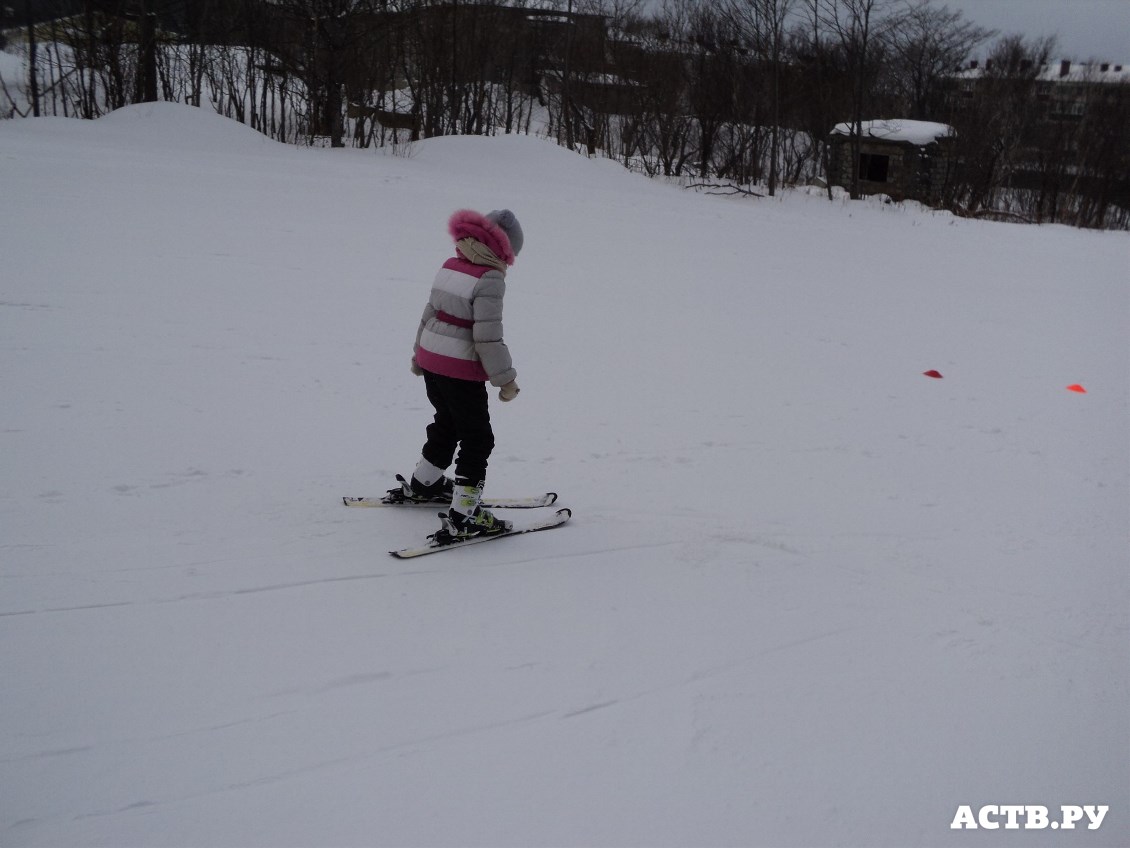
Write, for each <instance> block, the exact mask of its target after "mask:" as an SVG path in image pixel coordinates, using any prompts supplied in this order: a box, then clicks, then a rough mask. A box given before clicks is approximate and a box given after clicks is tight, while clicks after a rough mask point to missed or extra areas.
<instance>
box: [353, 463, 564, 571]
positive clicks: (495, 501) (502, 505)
mask: <svg viewBox="0 0 1130 848" xmlns="http://www.w3.org/2000/svg"><path fill="white" fill-rule="evenodd" d="M396 479H397V481H398V482H400V483H401V484H403V483H404V478H403V477H401V476H400V475H399V474H398V475H397V476H396ZM556 502H557V493H556V492H546V493H545V494H544V495H536V496H534V497H531V498H484V499H483V501H482V504H481V506H483V507H484V508H486V509H538V508H541V507H548V506H553V505H554V504H555V503H556ZM342 503H344V504H345V505H346V506H349V507H370V508H372V507H407V508H412V509H416V508H419V507H432V508H433V509H434V508H435V507H437V506H448V504H449V503H450V501H449V500H448V499H440V498H435V499H430V500H422V501H418V500H407V499H406V498H404V497H403V496H402V495H400V494H399V492H398V491H397V490H396V489H392V490H391V491H389V493H388V494H387V495H385V496H384V497H359V498H352V497H344V498H342ZM572 514H573V512H572V510H570V509H568V508H562V509H559V510H557V511H556V512H555V513H553V515H551V516H549V517H548V518H543V519H540V520H537V521H531V522H524V523H521V524H515V525H514V526H513V527H512V528H511V529H509V530H507V531H505V532H503V533H495V534H493V535H491V536H472V537H471V538H469V539H456V540H453V541H443V540H442V539H440V540H437V539H436V537H435V534H433V535H431V536H429V537H428V541H427V542H426V543H425V544H423V545H418V546H415V547H410V548H401V549H399V550H395V551H389V553H390V554H392V556H394V557H397V558H398V559H412V558H413V557H419V556H425V555H427V554H434V553H439V552H440V551H447V550H451V549H452V548H462V547H465V546H467V545H477V544H479V543H481V542H493V541H494V540H495V539H505V538H507V537H508V536H520V535H522V534H524V533H537V532H538V531H541V530H551V529H553V528H554V527H560V526H561V525H562V524H564V523H565V522H566V521H568V520H569V518H570V517H571V516H572Z"/></svg>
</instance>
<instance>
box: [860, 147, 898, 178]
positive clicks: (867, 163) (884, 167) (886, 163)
mask: <svg viewBox="0 0 1130 848" xmlns="http://www.w3.org/2000/svg"><path fill="white" fill-rule="evenodd" d="M890 167H891V157H890V156H881V155H879V154H878V153H860V154H859V178H860V179H861V180H866V181H867V182H869V183H885V182H886V181H887V172H888V171H889V170H890Z"/></svg>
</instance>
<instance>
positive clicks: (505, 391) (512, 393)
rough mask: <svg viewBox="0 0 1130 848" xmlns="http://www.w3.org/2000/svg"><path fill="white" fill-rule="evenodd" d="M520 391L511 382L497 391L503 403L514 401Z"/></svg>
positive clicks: (514, 383) (516, 385)
mask: <svg viewBox="0 0 1130 848" xmlns="http://www.w3.org/2000/svg"><path fill="white" fill-rule="evenodd" d="M520 391H522V390H521V389H519V388H518V384H517V383H516V382H514V381H513V380H511V381H510V382H509V383H507V384H506V385H505V386H503V387H502V388H501V389H499V390H498V397H499V399H500V400H501V401H503V402H504V403H508V402H509V401H512V400H514V398H516V397H518V392H520Z"/></svg>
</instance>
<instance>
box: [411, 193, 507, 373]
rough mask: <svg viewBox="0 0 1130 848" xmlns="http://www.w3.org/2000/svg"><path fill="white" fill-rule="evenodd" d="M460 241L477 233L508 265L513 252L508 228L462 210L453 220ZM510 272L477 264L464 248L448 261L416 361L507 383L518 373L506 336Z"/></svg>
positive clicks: (419, 336)
mask: <svg viewBox="0 0 1130 848" xmlns="http://www.w3.org/2000/svg"><path fill="white" fill-rule="evenodd" d="M448 232H450V233H451V236H452V238H453V239H455V241H456V242H458V241H460V240H461V239H464V238H473V239H476V240H477V241H479V242H481V243H482V244H484V245H486V246H487V247H488V248H490V249H491V251H492V252H493V253H494V254H495V256H497V257H498V258H499V259H501V260H502V261H503V262H504V263H506V265H513V264H514V251H513V250H512V249H511V247H510V240H509V239H508V238H507V236H506V233H505V232H503V230H502V229H501V228H500V227H499V226H498V225H497V224H495V223H494V222H493V221H490V220H488V219H487V218H486V217H485V216H484V215H481V214H479V213H478V212H473V211H470V210H461V211H459V212H456V213H455V214H454V215H452V216H451V220H450V221H448ZM505 294H506V273H505V272H504V271H500V270H499V269H497V268H494V267H492V266H490V265H477V264H475V263H474V262H471V261H470V260H469V259H467V258H466V257H465V256H464V255H463V254H462V253H460V252H458V251H457V252H456V255H455V256H453V257H452V258H451V259H448V260H447V261H446V262H444V263H443V267H442V268H440V270H439V272H438V273H437V274H436V277H435V280H434V281H433V283H432V291H431V296H430V297H429V298H428V303H427V305H426V306H425V307H424V314H423V315H422V316H421V317H420V326H419V328H418V329H417V331H416V346H415V357H416V364H417V365H419V366H420V367H421V368H423V369H424V370H425V371H431V372H432V373H433V374H442V375H443V376H446V377H455V378H456V379H460V380H478V381H486V380H489V381H490V382H491V384H492V385H495V386H504V385H506V384H507V383H509V382H510V381H512V380H514V379H515V378H516V377H517V376H518V372H517V371H515V370H514V363H513V361H512V360H511V358H510V350H509V348H507V347H506V343H505V342H504V341H503V339H502V299H503V297H504V296H505Z"/></svg>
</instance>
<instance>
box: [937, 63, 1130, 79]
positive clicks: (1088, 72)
mask: <svg viewBox="0 0 1130 848" xmlns="http://www.w3.org/2000/svg"><path fill="white" fill-rule="evenodd" d="M985 72H986V69H985V67H984V65H982V64H981V63H979V62H978V63H975V67H968V68H964V69H963V70H961V71H959V72H958V73H957V74H956V76H957V78H958V79H969V80H976V79H980V78H981V77H983V76H984V75H985ZM1036 79H1037V80H1039V81H1040V82H1075V83H1079V82H1086V83H1111V84H1115V85H1117V84H1118V83H1130V62H1073V61H1069V60H1067V59H1064V60H1062V61H1058V62H1049V63H1048V64H1046V65H1041V66H1040V72H1039V73H1038V74H1036Z"/></svg>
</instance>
